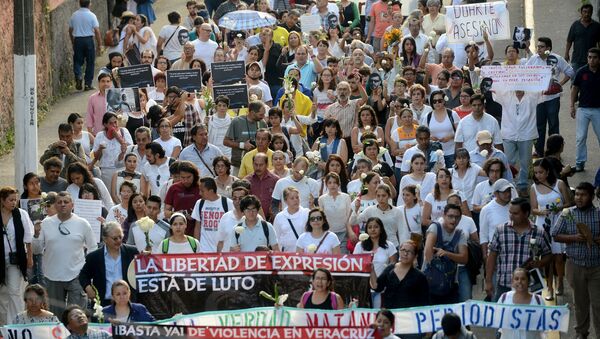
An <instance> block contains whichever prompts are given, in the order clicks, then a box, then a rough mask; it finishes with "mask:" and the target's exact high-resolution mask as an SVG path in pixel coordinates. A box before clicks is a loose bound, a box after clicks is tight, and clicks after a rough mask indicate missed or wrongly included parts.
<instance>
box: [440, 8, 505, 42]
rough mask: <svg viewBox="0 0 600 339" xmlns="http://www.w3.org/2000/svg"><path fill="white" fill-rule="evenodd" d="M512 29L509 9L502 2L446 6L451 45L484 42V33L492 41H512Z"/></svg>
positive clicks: (447, 31) (447, 27)
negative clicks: (485, 32)
mask: <svg viewBox="0 0 600 339" xmlns="http://www.w3.org/2000/svg"><path fill="white" fill-rule="evenodd" d="M511 29H512V27H511V26H510V21H509V17H508V8H507V7H506V3H504V2H502V1H496V2H484V3H479V4H472V5H460V6H446V35H448V42H449V43H453V42H469V41H475V42H478V41H483V32H484V31H487V33H488V35H489V37H490V40H506V39H511V33H512V32H511Z"/></svg>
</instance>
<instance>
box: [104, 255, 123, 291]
mask: <svg viewBox="0 0 600 339" xmlns="http://www.w3.org/2000/svg"><path fill="white" fill-rule="evenodd" d="M104 270H105V271H106V293H105V294H104V299H107V300H110V299H112V295H111V293H110V292H111V290H112V284H113V283H114V282H115V281H117V280H121V279H123V271H122V269H121V250H120V249H119V256H118V257H117V258H116V259H114V258H113V257H112V256H111V255H110V254H108V250H107V249H106V246H104Z"/></svg>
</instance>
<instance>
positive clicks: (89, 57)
mask: <svg viewBox="0 0 600 339" xmlns="http://www.w3.org/2000/svg"><path fill="white" fill-rule="evenodd" d="M84 62H85V78H84V80H85V85H86V86H92V81H93V80H94V63H95V62H96V48H95V47H94V38H93V37H91V36H89V37H81V38H75V39H74V41H73V73H75V79H81V67H82V66H83V63H84Z"/></svg>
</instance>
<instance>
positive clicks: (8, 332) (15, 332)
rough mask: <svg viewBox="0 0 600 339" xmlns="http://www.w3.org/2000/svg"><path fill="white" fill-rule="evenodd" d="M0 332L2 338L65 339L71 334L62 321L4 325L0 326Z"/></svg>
mask: <svg viewBox="0 0 600 339" xmlns="http://www.w3.org/2000/svg"><path fill="white" fill-rule="evenodd" d="M0 333H2V337H3V338H4V339H34V338H51V339H65V338H67V337H68V336H69V335H70V334H71V333H70V332H69V330H67V328H66V327H65V326H64V325H63V324H62V323H38V324H24V325H6V326H4V327H0Z"/></svg>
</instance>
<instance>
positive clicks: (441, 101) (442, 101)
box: [431, 99, 444, 104]
mask: <svg viewBox="0 0 600 339" xmlns="http://www.w3.org/2000/svg"><path fill="white" fill-rule="evenodd" d="M431 102H433V103H434V104H441V103H444V99H433V100H432V101H431Z"/></svg>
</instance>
